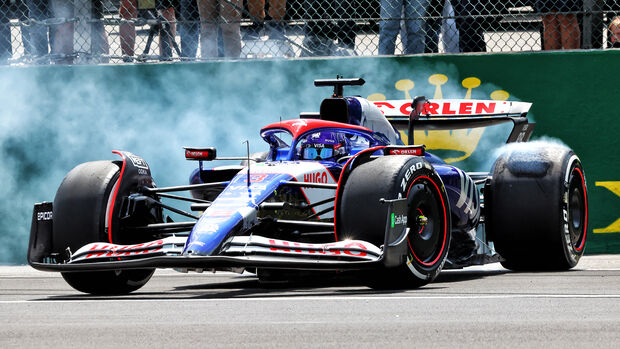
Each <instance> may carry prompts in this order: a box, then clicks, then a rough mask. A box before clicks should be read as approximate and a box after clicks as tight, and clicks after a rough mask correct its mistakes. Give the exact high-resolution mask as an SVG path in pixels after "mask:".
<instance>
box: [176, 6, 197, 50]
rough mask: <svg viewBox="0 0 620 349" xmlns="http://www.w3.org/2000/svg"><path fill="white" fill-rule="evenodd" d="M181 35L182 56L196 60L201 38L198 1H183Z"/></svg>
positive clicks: (180, 22) (180, 19) (180, 23)
mask: <svg viewBox="0 0 620 349" xmlns="http://www.w3.org/2000/svg"><path fill="white" fill-rule="evenodd" d="M180 5H181V11H180V18H179V34H180V35H181V56H183V57H186V58H196V51H197V50H198V40H199V37H200V15H199V14H198V6H197V5H196V0H181V4H180Z"/></svg>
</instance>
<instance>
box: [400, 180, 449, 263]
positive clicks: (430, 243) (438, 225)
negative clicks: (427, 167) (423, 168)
mask: <svg viewBox="0 0 620 349" xmlns="http://www.w3.org/2000/svg"><path fill="white" fill-rule="evenodd" d="M407 198H408V201H409V209H408V214H407V227H408V228H409V234H408V236H407V243H408V244H409V250H410V251H411V253H412V254H413V257H414V258H415V259H416V260H417V261H418V262H419V263H420V264H422V265H424V266H432V265H434V264H435V263H437V261H438V260H439V259H440V257H441V255H442V254H443V251H444V249H445V245H446V236H447V222H446V220H447V219H446V207H445V202H444V201H443V197H442V196H441V192H440V191H439V187H438V186H437V185H436V184H435V182H434V181H433V180H432V179H431V178H429V177H425V176H421V177H418V178H416V179H415V180H414V181H413V183H412V184H411V186H410V188H409V191H408V192H407Z"/></svg>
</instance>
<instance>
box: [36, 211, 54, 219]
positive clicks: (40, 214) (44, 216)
mask: <svg viewBox="0 0 620 349" xmlns="http://www.w3.org/2000/svg"><path fill="white" fill-rule="evenodd" d="M37 220H38V221H51V220H52V211H47V212H37Z"/></svg>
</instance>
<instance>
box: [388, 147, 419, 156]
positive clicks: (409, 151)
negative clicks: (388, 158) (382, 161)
mask: <svg viewBox="0 0 620 349" xmlns="http://www.w3.org/2000/svg"><path fill="white" fill-rule="evenodd" d="M390 155H422V150H421V149H419V148H414V149H392V150H390Z"/></svg>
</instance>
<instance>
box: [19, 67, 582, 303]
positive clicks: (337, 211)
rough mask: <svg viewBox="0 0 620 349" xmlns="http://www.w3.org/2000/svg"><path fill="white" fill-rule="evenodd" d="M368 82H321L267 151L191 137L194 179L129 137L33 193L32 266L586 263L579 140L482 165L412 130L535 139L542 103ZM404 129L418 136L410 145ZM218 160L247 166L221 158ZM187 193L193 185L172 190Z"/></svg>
mask: <svg viewBox="0 0 620 349" xmlns="http://www.w3.org/2000/svg"><path fill="white" fill-rule="evenodd" d="M363 83H364V81H363V80H362V79H333V80H316V81H315V85H317V86H333V87H334V94H333V95H332V96H331V97H330V98H327V99H325V100H323V102H322V103H321V106H320V112H318V113H302V115H301V117H300V118H299V119H294V120H286V121H282V122H278V123H274V124H271V125H268V126H265V127H264V128H262V130H261V136H262V138H263V139H264V140H265V141H266V142H267V144H268V150H267V151H266V152H264V153H258V154H253V155H250V154H247V156H243V157H232V158H226V157H218V156H217V152H216V150H215V149H214V148H195V147H194V148H186V149H185V157H186V159H188V160H193V161H197V163H198V167H197V168H196V170H194V171H193V172H192V173H191V175H190V183H189V184H188V185H181V186H175V187H165V188H158V187H156V186H155V184H154V181H153V178H152V177H151V171H150V168H149V166H148V164H147V162H146V161H145V160H144V159H142V158H141V157H139V156H136V155H134V154H131V153H129V152H125V151H115V153H117V154H118V155H120V157H121V160H120V161H95V162H87V163H83V164H80V165H78V166H77V167H75V168H74V169H73V170H71V171H70V172H69V173H68V174H67V176H66V177H65V179H64V180H63V182H62V184H61V185H60V187H59V189H58V191H57V193H56V197H55V199H54V202H53V203H52V202H43V203H38V204H35V206H34V214H33V219H32V228H31V236H30V244H29V251H28V261H29V263H30V265H31V266H33V267H34V268H36V269H40V270H46V271H57V272H61V273H62V276H63V277H64V279H65V280H66V281H67V282H68V283H69V284H70V285H71V286H72V287H74V288H75V289H77V290H79V291H82V292H86V293H92V294H123V293H129V292H132V291H134V290H136V289H138V288H140V287H142V286H143V285H144V284H146V282H147V281H148V280H149V279H150V277H151V275H152V274H153V272H154V270H155V268H174V269H176V270H179V271H197V272H201V271H204V270H213V271H220V270H224V271H237V272H241V271H244V270H247V271H250V272H255V273H257V275H258V277H259V279H260V278H264V279H266V278H269V277H273V276H274V275H287V273H288V275H290V273H291V271H293V272H294V271H296V270H312V271H328V270H332V271H333V270H339V271H344V270H351V271H359V273H356V275H359V276H360V277H364V278H367V280H368V284H369V285H371V286H376V287H383V288H384V287H419V286H422V285H425V284H427V283H429V282H431V281H432V280H433V279H435V277H436V276H437V275H438V274H439V273H440V271H441V270H442V268H444V266H446V267H451V268H462V267H466V266H470V265H475V264H484V263H491V262H501V263H502V264H503V265H504V266H505V267H507V268H510V269H514V270H565V269H569V268H572V267H574V266H575V265H576V264H577V262H578V260H579V258H580V256H581V255H582V254H583V251H584V248H585V241H586V231H587V193H586V182H585V177H584V172H583V168H582V165H581V162H580V160H579V158H578V157H577V156H576V155H575V154H574V153H573V152H572V151H571V150H570V149H567V148H564V147H531V146H530V147H520V146H518V145H516V146H514V147H510V148H509V150H508V151H506V152H505V153H503V154H502V155H500V156H499V157H498V158H497V159H496V160H495V164H494V165H493V167H492V169H491V171H490V172H488V173H487V172H485V173H480V172H476V173H469V172H465V171H463V170H461V169H459V168H456V167H454V166H452V165H449V164H447V163H446V162H444V161H443V160H442V159H440V158H439V157H437V156H434V155H433V154H431V153H429V152H427V151H426V148H425V146H424V145H415V144H413V143H414V140H413V135H414V130H417V129H432V130H445V129H451V130H452V129H468V128H477V127H486V126H490V125H495V124H500V123H506V122H512V123H513V125H514V126H513V129H512V132H511V133H510V135H509V137H508V142H514V143H519V142H527V141H528V140H529V137H530V135H531V132H532V129H533V124H531V123H529V122H528V120H527V111H528V110H529V107H530V103H522V102H507V101H503V102H498V101H481V100H473V101H472V100H427V99H426V98H424V97H416V98H415V99H414V100H413V101H385V102H381V103H377V104H375V103H372V102H370V101H368V100H366V99H364V98H360V97H343V92H342V91H343V86H346V85H361V84H363ZM401 135H402V136H408V135H411V136H410V137H407V138H408V140H407V143H408V144H407V145H405V144H404V143H403V141H402V139H401ZM402 138H405V137H402ZM248 153H249V152H248ZM212 160H231V161H241V165H240V166H236V165H235V166H219V167H212V168H209V167H207V166H206V165H205V164H207V163H208V162H209V161H212ZM182 191H186V192H190V193H191V197H188V196H181V195H176V194H171V193H174V192H182ZM162 199H166V200H179V201H184V202H187V204H188V206H189V207H188V209H185V210H182V209H179V208H178V207H177V206H170V205H168V204H166V203H164V202H163V201H162ZM166 211H171V212H174V213H176V214H177V215H180V216H184V217H187V218H188V219H187V220H185V221H172V220H171V219H170V218H169V217H167V218H165V217H166V216H165V215H164V212H166ZM278 273H280V274H278Z"/></svg>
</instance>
